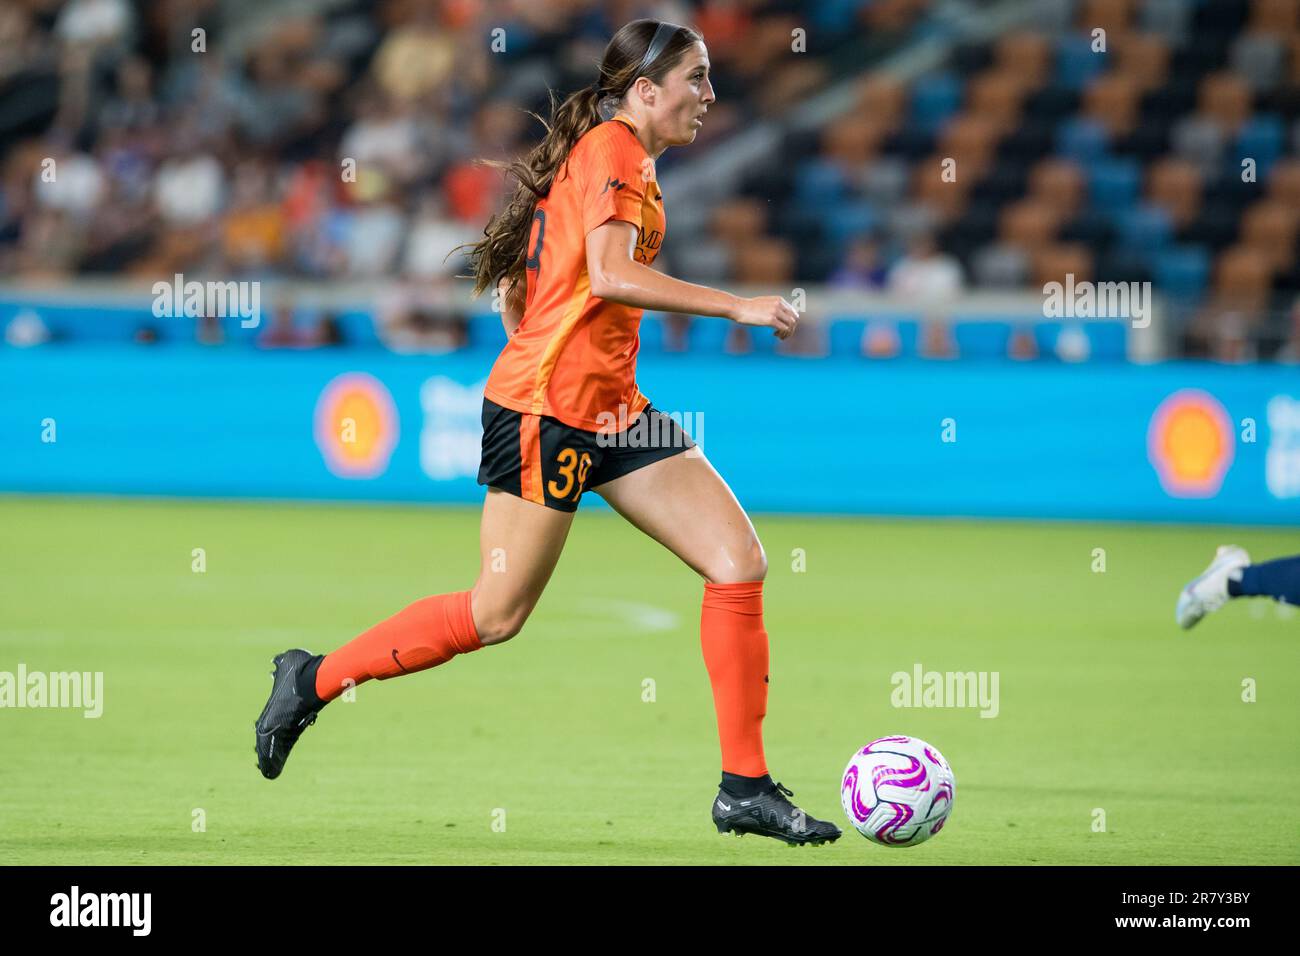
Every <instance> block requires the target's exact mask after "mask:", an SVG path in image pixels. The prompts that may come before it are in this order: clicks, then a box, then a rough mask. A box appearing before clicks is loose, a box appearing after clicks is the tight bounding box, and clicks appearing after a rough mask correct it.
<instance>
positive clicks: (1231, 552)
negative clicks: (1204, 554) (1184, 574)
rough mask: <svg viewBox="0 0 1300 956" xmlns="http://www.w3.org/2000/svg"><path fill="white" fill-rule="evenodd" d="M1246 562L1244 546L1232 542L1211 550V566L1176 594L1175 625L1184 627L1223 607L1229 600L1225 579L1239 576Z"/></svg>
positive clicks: (1248, 557) (1248, 561) (1246, 555)
mask: <svg viewBox="0 0 1300 956" xmlns="http://www.w3.org/2000/svg"><path fill="white" fill-rule="evenodd" d="M1249 564H1250V555H1248V554H1247V553H1246V549H1245V548H1239V547H1237V546H1236V545H1235V544H1225V545H1223V546H1222V547H1221V548H1219V550H1218V551H1216V552H1214V560H1213V561H1211V562H1210V566H1209V567H1208V568H1206V569H1205V570H1204V571H1203V572H1202V573H1201V576H1200V577H1198V578H1194V579H1193V580H1192V581H1191V583H1190V584H1188V585H1187V587H1185V588H1183V590H1182V592H1181V593H1180V594H1179V595H1178V607H1177V609H1176V610H1175V611H1174V616H1175V617H1176V618H1177V620H1178V626H1179V627H1181V628H1183V629H1184V630H1186V629H1187V628H1189V627H1191V626H1192V625H1193V624H1195V623H1196V622H1197V621H1199V620H1200V619H1201V618H1203V617H1205V615H1207V614H1209V613H1210V612H1211V611H1217V610H1218V609H1219V608H1221V607H1223V605H1224V604H1225V603H1226V602H1227V600H1228V579H1229V578H1233V577H1236V578H1237V579H1240V576H1241V575H1240V572H1241V569H1242V568H1244V567H1246V566H1247V565H1249Z"/></svg>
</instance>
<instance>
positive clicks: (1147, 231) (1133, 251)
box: [1115, 202, 1173, 260]
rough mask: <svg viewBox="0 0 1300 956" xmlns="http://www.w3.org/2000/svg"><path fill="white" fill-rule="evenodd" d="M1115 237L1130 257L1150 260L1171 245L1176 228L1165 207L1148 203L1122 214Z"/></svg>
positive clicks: (1116, 226) (1125, 210) (1116, 225)
mask: <svg viewBox="0 0 1300 956" xmlns="http://www.w3.org/2000/svg"><path fill="white" fill-rule="evenodd" d="M1115 234H1116V238H1117V240H1118V241H1119V244H1120V246H1121V247H1122V248H1123V249H1124V250H1125V251H1126V252H1127V253H1128V254H1129V255H1131V256H1132V257H1133V258H1134V259H1138V260H1147V259H1149V258H1150V257H1152V256H1155V255H1157V254H1158V253H1159V252H1161V251H1162V250H1163V249H1164V247H1165V246H1166V245H1168V243H1169V241H1170V238H1171V236H1172V234H1173V228H1172V226H1171V224H1170V221H1169V214H1168V213H1167V212H1165V210H1164V209H1163V208H1162V207H1160V206H1158V205H1156V204H1155V203H1149V202H1146V203H1140V204H1139V205H1137V206H1133V207H1130V208H1126V209H1122V210H1120V212H1119V213H1118V214H1117V215H1116V217H1115Z"/></svg>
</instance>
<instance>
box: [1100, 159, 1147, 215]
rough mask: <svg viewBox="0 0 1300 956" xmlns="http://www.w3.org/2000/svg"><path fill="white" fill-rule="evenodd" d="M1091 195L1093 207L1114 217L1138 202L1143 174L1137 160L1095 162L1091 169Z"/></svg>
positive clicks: (1103, 160)
mask: <svg viewBox="0 0 1300 956" xmlns="http://www.w3.org/2000/svg"><path fill="white" fill-rule="evenodd" d="M1089 174H1090V178H1091V181H1090V183H1089V187H1090V189H1089V194H1090V196H1091V199H1092V202H1093V205H1094V206H1095V207H1097V208H1098V209H1099V210H1100V211H1101V212H1104V213H1106V214H1107V215H1110V216H1114V215H1117V214H1118V213H1120V212H1122V211H1123V210H1125V209H1127V208H1129V207H1131V206H1132V205H1133V204H1134V203H1136V202H1137V197H1138V187H1139V186H1140V184H1141V181H1142V173H1141V170H1140V169H1139V168H1138V164H1137V160H1133V159H1102V160H1095V161H1093V162H1092V163H1091V165H1090V167H1089Z"/></svg>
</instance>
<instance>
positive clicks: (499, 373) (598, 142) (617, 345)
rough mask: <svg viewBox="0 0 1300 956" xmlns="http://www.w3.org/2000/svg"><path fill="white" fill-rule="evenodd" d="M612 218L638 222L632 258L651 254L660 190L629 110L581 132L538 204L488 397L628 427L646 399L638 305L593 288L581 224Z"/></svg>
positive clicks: (659, 223)
mask: <svg viewBox="0 0 1300 956" xmlns="http://www.w3.org/2000/svg"><path fill="white" fill-rule="evenodd" d="M610 219H620V220H622V221H624V222H630V223H632V224H633V225H634V226H636V227H637V229H638V230H639V232H640V234H639V237H638V239H637V244H636V261H637V262H641V263H644V264H646V265H649V264H650V263H652V262H654V260H655V257H656V256H658V254H659V248H660V245H661V244H662V243H663V237H664V227H665V220H664V208H663V196H662V195H661V194H660V192H659V184H658V183H657V182H656V181H655V178H654V162H653V161H652V160H651V158H650V156H649V154H648V153H647V152H646V151H645V148H644V147H643V146H642V145H641V142H640V140H638V139H637V138H636V134H635V133H634V132H633V122H632V120H631V118H630V117H628V116H626V114H619V116H617V117H615V118H614V119H612V120H609V121H607V122H604V123H600V124H598V125H597V126H596V127H594V128H593V129H591V130H590V131H589V132H587V133H586V134H585V135H584V136H583V137H582V138H581V139H579V140H578V142H577V143H575V144H574V146H573V149H572V150H571V151H570V152H569V158H568V171H567V173H566V171H565V167H564V166H563V165H562V166H561V167H560V170H559V172H558V173H557V174H556V177H555V181H554V182H553V183H552V185H551V191H550V193H549V195H547V196H546V198H544V199H542V200H539V201H538V203H537V211H536V212H535V213H534V214H533V224H532V229H531V231H530V233H529V236H528V258H527V264H526V276H527V283H528V285H527V295H526V297H525V307H524V314H523V318H522V320H521V321H520V323H519V328H518V329H517V330H516V331H515V334H514V335H512V336H511V337H510V341H509V342H507V343H506V346H505V348H504V349H502V351H501V354H500V355H499V356H498V357H497V360H496V364H494V365H493V366H492V373H491V375H489V376H488V381H487V387H486V388H485V389H484V395H485V396H486V397H487V398H489V399H491V400H492V401H494V402H496V403H497V404H498V405H502V406H504V407H506V408H511V409H514V410H515V411H518V412H524V413H526V414H530V415H549V416H551V417H553V418H558V419H559V420H560V421H562V422H564V423H565V424H566V425H571V426H573V427H574V428H581V429H584V430H587V431H613V430H618V429H619V428H621V427H627V425H628V424H630V423H631V421H632V419H634V418H635V417H636V416H637V415H638V414H640V412H641V411H642V409H644V408H645V406H646V405H647V404H648V400H647V399H646V397H645V396H644V395H642V394H641V391H640V389H638V388H637V385H636V353H637V349H638V348H639V346H640V339H639V337H638V330H639V328H640V325H641V313H642V310H641V309H636V308H632V307H631V306H627V305H621V304H619V303H617V302H610V301H607V300H605V299H598V298H596V297H595V296H593V295H592V294H591V284H590V278H589V276H588V274H587V233H589V232H591V230H593V229H595V228H596V227H597V226H599V225H601V224H602V223H605V222H608V221H609V220H610ZM620 406H622V409H623V410H622V412H621V413H620Z"/></svg>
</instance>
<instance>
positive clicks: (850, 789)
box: [840, 736, 957, 846]
mask: <svg viewBox="0 0 1300 956" xmlns="http://www.w3.org/2000/svg"><path fill="white" fill-rule="evenodd" d="M956 796H957V781H956V779H955V778H954V777H953V775H952V768H951V767H949V766H948V761H946V760H944V759H943V754H941V753H939V751H938V750H936V749H935V748H934V747H931V746H930V745H929V744H927V743H926V742H925V741H924V740H918V739H917V738H915V737H902V736H897V737H879V738H877V739H876V740H873V741H871V743H869V744H867V745H866V746H865V747H863V748H862V749H861V750H859V751H858V752H857V753H855V754H854V755H853V757H852V758H851V759H850V760H849V765H848V766H847V767H845V768H844V779H843V780H842V781H841V782H840V802H841V803H842V804H843V805H844V813H845V815H846V816H847V817H848V818H849V823H851V824H852V825H853V828H854V829H855V830H857V831H858V832H859V833H861V834H862V835H863V836H864V837H866V838H867V839H868V840H870V841H871V842H872V843H879V844H880V845H881V846H916V845H917V844H918V843H924V842H925V841H926V840H928V839H930V837H932V836H934V835H935V834H936V833H938V832H939V831H940V830H942V829H943V825H944V823H946V822H947V820H948V814H950V813H952V803H953V799H954V798H955V797H956Z"/></svg>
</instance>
